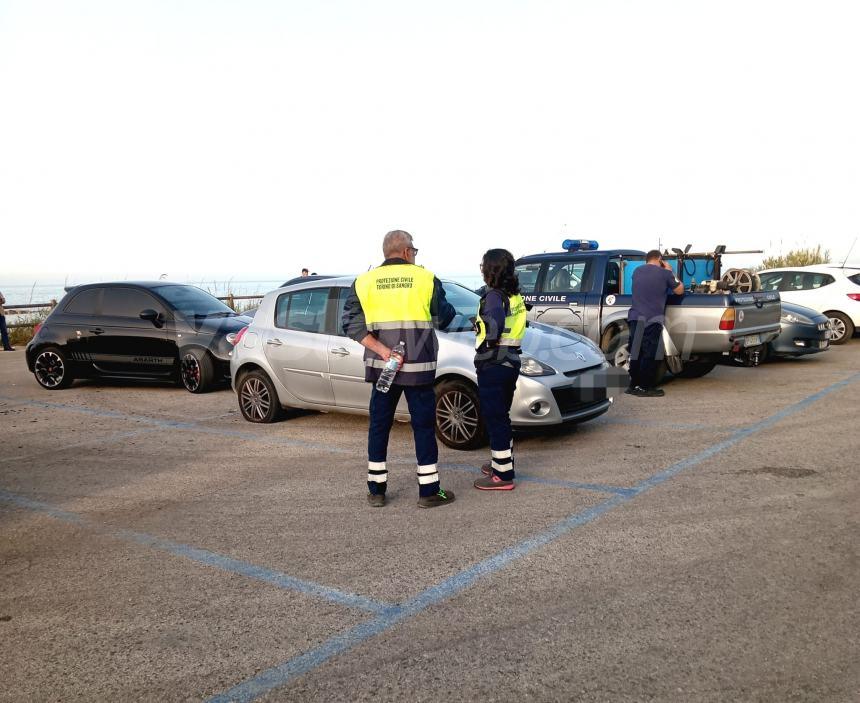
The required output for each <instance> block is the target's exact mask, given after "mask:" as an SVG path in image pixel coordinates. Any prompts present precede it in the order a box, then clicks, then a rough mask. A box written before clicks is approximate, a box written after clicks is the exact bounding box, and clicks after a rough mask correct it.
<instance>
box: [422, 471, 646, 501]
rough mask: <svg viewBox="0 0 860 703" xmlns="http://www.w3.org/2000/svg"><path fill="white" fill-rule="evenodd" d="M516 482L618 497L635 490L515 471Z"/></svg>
mask: <svg viewBox="0 0 860 703" xmlns="http://www.w3.org/2000/svg"><path fill="white" fill-rule="evenodd" d="M438 467H439V468H440V469H453V470H454V471H467V472H469V473H472V474H480V473H481V470H480V469H479V468H478V467H476V466H471V465H469V464H438ZM517 481H524V482H527V483H540V484H543V485H546V486H558V487H559V488H570V489H571V490H574V491H594V492H596V493H615V494H618V495H622V496H624V495H633V494H634V493H635V489H633V488H626V487H624V486H609V485H607V484H604V483H578V482H576V481H567V480H565V479H561V478H544V477H543V476H534V475H532V474H524V473H521V472H519V471H517Z"/></svg>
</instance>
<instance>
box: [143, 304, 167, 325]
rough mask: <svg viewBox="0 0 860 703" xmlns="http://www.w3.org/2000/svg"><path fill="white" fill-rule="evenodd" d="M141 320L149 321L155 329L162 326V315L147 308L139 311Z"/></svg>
mask: <svg viewBox="0 0 860 703" xmlns="http://www.w3.org/2000/svg"><path fill="white" fill-rule="evenodd" d="M140 319H141V320H149V321H150V322H151V323H152V324H153V325H155V326H156V327H161V326H162V325H163V324H164V315H163V314H162V313H160V312H157V311H155V310H153V309H152V308H147V309H146V310H141V311H140Z"/></svg>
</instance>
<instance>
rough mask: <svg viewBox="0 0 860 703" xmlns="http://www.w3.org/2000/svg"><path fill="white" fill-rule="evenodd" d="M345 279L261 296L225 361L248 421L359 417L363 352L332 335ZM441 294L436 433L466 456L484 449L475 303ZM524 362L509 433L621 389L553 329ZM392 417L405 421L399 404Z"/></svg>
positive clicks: (337, 330)
mask: <svg viewBox="0 0 860 703" xmlns="http://www.w3.org/2000/svg"><path fill="white" fill-rule="evenodd" d="M353 280H354V277H352V276H349V277H323V276H318V277H316V278H315V279H312V280H310V281H309V280H308V279H304V280H303V282H299V283H295V284H292V285H287V286H285V287H282V288H279V289H278V290H275V291H272V292H270V293H267V294H266V296H265V297H264V298H263V301H262V302H261V303H260V307H259V308H258V310H257V313H256V314H255V315H254V321H253V322H252V323H251V324H250V325H249V326H248V327H247V328H245V329H244V330H243V331H242V332H241V333H240V334H237V335H236V337H235V339H234V344H235V347H234V349H233V356H232V358H231V360H230V370H231V374H232V379H233V389H234V390H235V391H236V393H237V395H238V398H239V408H240V410H241V411H242V416H243V417H244V418H245V419H246V420H248V421H249V422H273V421H274V420H275V419H276V418H277V417H278V415H279V414H280V411H281V409H282V408H287V407H292V408H308V409H312V410H322V411H325V412H331V411H336V412H345V413H361V414H366V413H367V408H368V403H369V400H370V389H371V386H370V384H369V383H365V382H364V347H362V346H361V345H360V344H359V343H358V342H354V341H353V340H351V339H350V338H349V337H345V336H344V335H343V332H342V331H341V327H340V323H341V319H342V317H343V307H344V302H345V301H346V297H347V295H348V294H349V290H350V286H351V285H352V282H353ZM443 286H444V287H445V294H446V297H447V299H448V302H449V303H451V304H452V305H453V306H454V308H455V309H456V310H457V313H458V314H457V316H456V317H455V318H454V320H453V321H452V322H451V324H449V325H448V327H447V329H446V330H445V331H440V332H439V333H438V335H437V336H438V339H439V366H438V369H437V371H436V384H435V388H436V433H437V435H438V437H439V439H441V440H442V442H444V443H445V444H446V445H448V446H449V447H454V448H455V449H472V448H474V447H477V446H480V445H481V444H483V443H484V441H485V430H484V424H483V420H482V419H481V416H480V413H479V400H478V392H477V385H476V381H477V377H476V374H475V366H474V363H473V358H474V356H475V332H474V330H473V327H472V321H471V320H470V319H469V318H470V317H471V316H473V315H474V314H475V313H476V312H477V310H478V300H479V298H478V296H477V295H475V294H474V293H473V292H472V291H470V290H468V289H466V288H464V287H462V286H460V285H457V284H456V283H452V282H450V281H443ZM522 362H523V366H522V370H521V371H520V378H519V380H518V381H517V389H516V393H515V394H514V402H513V405H512V407H511V422H512V424H513V425H514V426H515V427H520V428H524V427H539V426H545V425H557V424H561V423H568V422H571V423H578V422H585V421H587V420H590V419H592V418H595V417H597V416H598V415H602V414H603V413H605V412H606V411H607V410H608V409H609V408H610V406H611V405H612V402H613V399H612V397H611V396H610V395H609V393H608V391H609V388H608V386H609V385H611V386H612V387H613V388H615V387H618V385H620V383H619V382H618V381H619V379H618V378H616V377H615V375H614V374H613V371H614V370H610V369H609V368H608V367H609V364H607V363H606V360H605V359H604V357H603V352H601V351H600V347H598V346H597V345H596V344H594V343H593V342H591V341H590V340H588V339H587V338H585V337H582V336H580V335H578V334H574V333H572V332H567V331H565V330H562V329H558V328H557V327H548V326H546V325H541V324H535V323H530V324H529V327H528V329H527V330H526V336H525V339H524V340H523V358H522ZM624 377H625V378H624V381H625V382H624V385H626V373H625V374H624ZM397 417H398V419H401V420H403V419H407V418H408V417H409V411H408V409H407V407H406V402H405V399H403V400H401V402H400V405H398V408H397Z"/></svg>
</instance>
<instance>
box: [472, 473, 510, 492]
mask: <svg viewBox="0 0 860 703" xmlns="http://www.w3.org/2000/svg"><path fill="white" fill-rule="evenodd" d="M474 486H475V488H477V489H478V490H479V491H512V490H514V488H515V486H514V482H513V481H505V480H504V479H501V478H499V477H498V476H496V475H495V474H493V475H491V476H482V477H481V478H478V479H475V483H474Z"/></svg>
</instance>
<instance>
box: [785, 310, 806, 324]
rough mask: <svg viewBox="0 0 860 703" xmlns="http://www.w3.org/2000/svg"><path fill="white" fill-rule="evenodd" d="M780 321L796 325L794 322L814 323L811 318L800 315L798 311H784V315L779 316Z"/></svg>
mask: <svg viewBox="0 0 860 703" xmlns="http://www.w3.org/2000/svg"><path fill="white" fill-rule="evenodd" d="M779 321H780V322H782V323H783V324H786V325H794V324H801V325H811V324H812V320H810V319H809V318H808V317H805V316H804V315H798V314H797V313H794V312H784V313H782V315H781V316H780V318H779Z"/></svg>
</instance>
